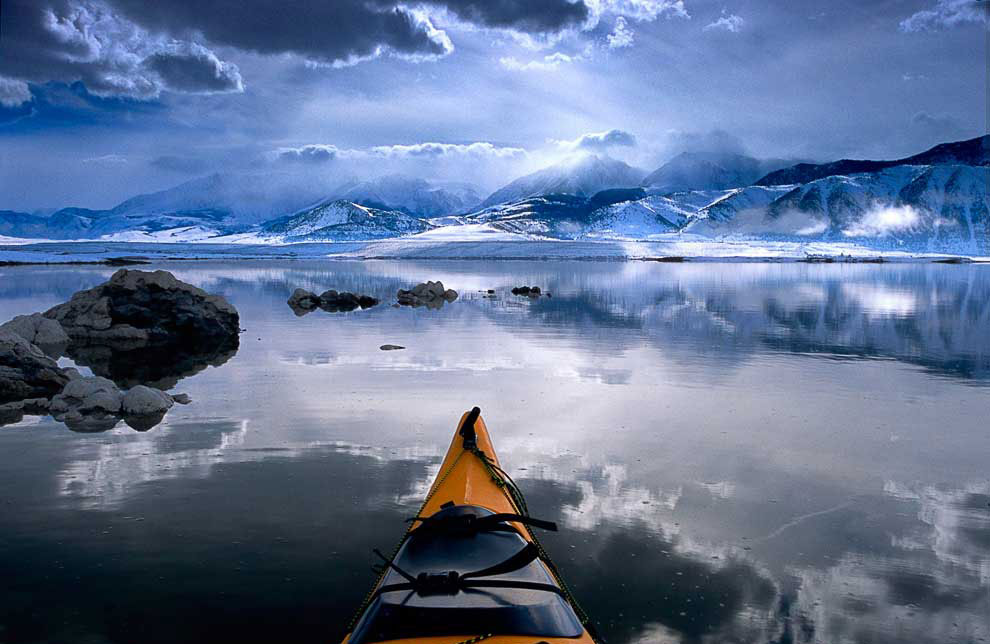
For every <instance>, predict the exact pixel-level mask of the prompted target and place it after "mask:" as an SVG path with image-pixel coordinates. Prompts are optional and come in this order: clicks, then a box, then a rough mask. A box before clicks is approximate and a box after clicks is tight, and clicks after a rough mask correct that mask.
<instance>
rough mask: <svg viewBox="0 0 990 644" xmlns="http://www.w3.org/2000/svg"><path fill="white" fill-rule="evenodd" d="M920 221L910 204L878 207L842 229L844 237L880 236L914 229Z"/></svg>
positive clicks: (919, 214)
mask: <svg viewBox="0 0 990 644" xmlns="http://www.w3.org/2000/svg"><path fill="white" fill-rule="evenodd" d="M919 223H921V213H919V212H918V211H917V210H916V209H915V208H914V207H912V206H886V207H878V208H875V209H873V210H871V211H870V212H868V213H866V214H865V215H863V218H862V219H860V220H859V221H858V222H856V223H855V224H853V225H852V226H850V227H849V228H847V229H845V230H843V231H842V234H843V235H845V236H846V237H882V236H884V235H889V234H891V233H897V232H905V231H910V230H912V229H914V228H915V227H916V226H917V225H918V224H919Z"/></svg>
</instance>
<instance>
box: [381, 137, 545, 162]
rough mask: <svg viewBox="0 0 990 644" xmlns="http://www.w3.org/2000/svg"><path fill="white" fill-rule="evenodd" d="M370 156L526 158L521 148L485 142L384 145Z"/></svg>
mask: <svg viewBox="0 0 990 644" xmlns="http://www.w3.org/2000/svg"><path fill="white" fill-rule="evenodd" d="M369 152H370V154H373V155H378V156H384V157H390V158H408V157H420V158H422V157H428V158H437V157H473V158H497V159H511V158H519V157H524V156H526V154H527V153H526V150H524V149H522V148H514V147H503V146H497V145H493V144H491V143H488V142H486V141H476V142H474V143H415V144H412V145H384V146H381V145H380V146H376V147H373V148H371V149H370V151H369Z"/></svg>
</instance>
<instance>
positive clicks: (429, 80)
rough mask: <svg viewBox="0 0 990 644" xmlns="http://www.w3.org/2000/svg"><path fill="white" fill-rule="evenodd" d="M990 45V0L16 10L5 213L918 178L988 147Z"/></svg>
mask: <svg viewBox="0 0 990 644" xmlns="http://www.w3.org/2000/svg"><path fill="white" fill-rule="evenodd" d="M987 35H988V31H987V3H986V2H980V1H979V0H900V1H893V0H875V1H871V2H862V1H850V0H835V1H832V2H826V3H823V2H806V1H805V0H792V1H788V2H783V1H781V2H767V1H738V2H708V1H706V0H683V1H673V0H498V1H494V0H423V1H422V2H414V3H409V2H401V3H399V2H396V1H395V0H336V1H334V2H326V1H319V0H296V1H294V2H285V3H270V2H262V1H260V0H253V1H252V0H244V1H243V2H239V3H230V2H229V1H227V0H198V1H197V2H188V1H186V0H158V1H156V2H153V3H151V2H144V1H142V0H4V1H3V3H2V5H0V150H2V153H0V209H2V208H10V209H21V210H32V209H36V208H52V207H59V206H65V205H79V206H86V207H108V206H111V205H113V204H115V203H117V202H119V201H121V200H122V199H124V198H126V197H128V196H131V195H133V194H136V193H138V192H144V191H149V190H155V189H161V188H164V187H168V186H171V185H175V184H177V183H180V182H182V181H184V180H187V179H190V178H193V177H195V176H199V175H202V174H205V173H209V172H213V171H243V172H255V173H261V174H266V173H271V174H273V175H274V174H279V173H282V174H284V173H306V176H311V177H312V180H313V181H322V182H326V183H327V184H328V187H332V185H335V183H339V182H340V181H342V180H343V179H345V178H347V177H349V176H362V177H363V176H365V175H372V174H376V173H383V172H403V173H408V174H416V175H419V176H424V177H426V178H430V179H434V180H443V181H468V182H472V183H476V184H479V185H480V186H481V187H482V188H483V189H492V188H495V187H497V186H498V185H499V184H500V183H503V182H505V181H507V180H509V179H511V178H514V177H515V176H518V175H519V174H521V173H523V172H527V171H531V170H533V169H536V168H538V167H541V166H542V165H545V164H547V163H551V162H553V161H555V160H558V159H560V158H563V157H564V156H566V155H568V154H572V153H574V152H576V151H594V152H601V153H607V154H610V155H612V156H615V157H618V158H622V159H624V160H626V161H628V162H630V163H633V164H635V165H637V166H639V167H642V168H644V169H645V170H651V169H653V168H655V167H656V166H657V165H659V164H660V163H662V162H663V161H664V160H666V159H667V158H669V157H670V156H671V155H673V154H675V153H676V152H678V151H681V150H685V149H706V148H713V147H715V148H719V149H732V150H740V151H746V152H748V153H750V154H753V155H755V156H760V157H784V158H801V159H823V160H824V159H831V158H836V157H839V156H858V157H896V156H901V155H906V154H910V153H913V152H917V151H920V150H921V149H924V148H926V147H928V146H930V145H933V144H935V143H938V142H942V141H946V140H955V139H961V138H968V137H972V136H978V135H980V134H983V133H985V132H986V131H987V129H988V128H987V109H988V107H987V100H988V99H987V66H986V60H987Z"/></svg>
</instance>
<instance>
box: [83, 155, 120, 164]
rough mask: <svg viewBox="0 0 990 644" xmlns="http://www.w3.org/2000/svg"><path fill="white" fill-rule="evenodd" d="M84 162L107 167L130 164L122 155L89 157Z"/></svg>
mask: <svg viewBox="0 0 990 644" xmlns="http://www.w3.org/2000/svg"><path fill="white" fill-rule="evenodd" d="M82 162H83V163H93V164H96V165H105V166H121V165H125V164H127V163H128V161H127V157H125V156H123V155H120V154H104V155H102V156H98V157H89V158H87V159H83V160H82Z"/></svg>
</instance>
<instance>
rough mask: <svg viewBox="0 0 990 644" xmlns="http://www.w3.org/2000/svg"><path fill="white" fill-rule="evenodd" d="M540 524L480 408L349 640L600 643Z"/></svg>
mask: <svg viewBox="0 0 990 644" xmlns="http://www.w3.org/2000/svg"><path fill="white" fill-rule="evenodd" d="M530 526H534V527H539V528H543V529H556V526H554V525H553V524H552V523H549V522H545V521H540V520H537V519H533V518H532V517H529V516H528V512H527V510H526V507H525V500H524V499H523V498H522V495H521V494H520V493H519V492H518V490H517V489H516V487H515V484H514V483H513V482H512V480H511V479H510V478H509V477H508V475H507V474H505V472H504V471H502V469H501V465H500V464H499V462H498V458H497V456H496V454H495V450H494V447H493V446H492V442H491V437H490V435H489V433H488V429H487V427H486V426H485V424H484V420H483V419H482V418H481V417H480V410H478V408H474V409H473V410H471V411H470V412H468V413H465V414H464V415H463V416H462V417H461V421H460V423H458V431H457V433H455V435H454V438H453V440H452V441H451V444H450V447H449V448H448V450H447V454H446V456H445V457H444V460H443V463H442V464H441V466H440V471H439V474H438V475H437V479H436V480H435V481H434V483H433V485H432V486H431V488H430V491H429V493H428V494H427V497H426V500H425V501H424V503H423V505H422V507H421V509H420V512H419V513H418V514H417V518H416V520H414V521H413V523H412V525H411V527H410V529H409V531H408V532H407V533H406V536H405V537H404V538H403V540H402V542H401V543H400V546H399V548H397V550H396V552H395V554H394V555H393V556H392V557H391V558H385V557H384V556H382V555H380V556H382V558H383V559H385V561H386V565H385V567H384V569H383V571H382V574H381V575H380V576H379V579H378V581H377V583H376V584H375V587H374V589H373V590H372V592H371V593H370V594H369V596H368V598H366V600H365V602H364V605H363V606H362V610H361V612H360V614H359V618H358V619H357V620H356V621H355V622H354V624H353V629H352V630H351V632H349V633H348V635H347V636H346V637H345V638H344V643H345V644H370V643H371V642H399V641H401V642H405V643H407V644H418V643H423V644H426V643H431V644H460V643H464V642H476V641H477V642H481V641H485V642H492V643H496V642H500V643H504V644H522V643H523V642H525V643H526V644H534V643H535V642H538V641H541V642H548V643H550V644H552V643H554V642H580V643H584V642H587V643H592V642H594V639H593V638H592V637H591V635H590V633H589V632H588V630H587V629H586V628H585V625H584V624H583V622H582V620H581V619H580V618H579V617H578V615H579V614H580V611H579V610H576V606H575V605H574V602H573V599H572V598H571V597H570V594H569V593H568V592H567V590H566V588H565V587H564V586H563V583H562V582H561V580H560V579H559V577H558V576H557V574H556V571H555V570H554V568H553V565H552V564H551V563H550V561H549V558H548V557H547V556H546V553H545V552H544V551H543V549H542V547H540V545H539V543H538V542H537V540H536V538H535V537H534V535H533V533H532V531H531V529H530Z"/></svg>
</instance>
